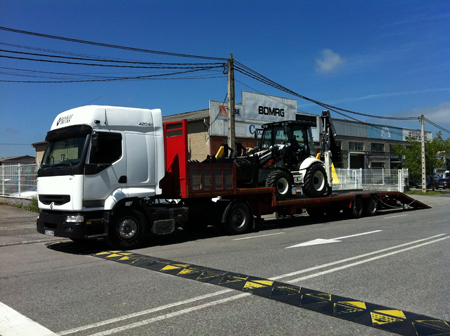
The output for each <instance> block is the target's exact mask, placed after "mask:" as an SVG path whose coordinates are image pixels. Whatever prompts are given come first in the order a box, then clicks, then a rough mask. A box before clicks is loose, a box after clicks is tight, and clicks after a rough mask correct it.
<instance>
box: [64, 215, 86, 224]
mask: <svg viewBox="0 0 450 336" xmlns="http://www.w3.org/2000/svg"><path fill="white" fill-rule="evenodd" d="M66 222H67V223H82V222H84V216H81V215H73V216H67V217H66Z"/></svg>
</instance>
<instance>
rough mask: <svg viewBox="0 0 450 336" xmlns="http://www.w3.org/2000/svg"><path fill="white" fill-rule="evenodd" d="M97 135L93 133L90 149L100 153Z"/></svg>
mask: <svg viewBox="0 0 450 336" xmlns="http://www.w3.org/2000/svg"><path fill="white" fill-rule="evenodd" d="M98 146H99V144H98V134H97V133H93V134H92V149H93V150H94V151H96V152H98V151H100V148H99V147H98Z"/></svg>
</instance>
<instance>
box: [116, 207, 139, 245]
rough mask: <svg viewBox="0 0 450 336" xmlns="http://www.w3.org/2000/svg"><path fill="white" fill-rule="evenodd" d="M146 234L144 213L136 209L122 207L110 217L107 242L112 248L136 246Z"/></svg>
mask: <svg viewBox="0 0 450 336" xmlns="http://www.w3.org/2000/svg"><path fill="white" fill-rule="evenodd" d="M146 235H147V225H146V221H145V216H144V214H143V213H142V212H141V211H139V210H136V209H123V210H120V211H119V212H118V213H117V214H115V215H114V216H113V217H112V219H111V224H110V226H109V232H108V237H107V242H108V244H109V245H110V246H111V247H112V248H114V249H130V248H138V247H139V246H141V245H142V243H143V242H144V240H145V238H146Z"/></svg>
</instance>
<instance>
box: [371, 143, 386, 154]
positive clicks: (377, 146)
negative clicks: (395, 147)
mask: <svg viewBox="0 0 450 336" xmlns="http://www.w3.org/2000/svg"><path fill="white" fill-rule="evenodd" d="M371 150H372V152H384V144H381V143H372V144H371Z"/></svg>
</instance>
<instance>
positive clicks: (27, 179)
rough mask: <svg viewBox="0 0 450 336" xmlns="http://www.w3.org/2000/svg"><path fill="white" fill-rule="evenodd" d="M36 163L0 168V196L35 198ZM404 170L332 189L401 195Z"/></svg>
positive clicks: (339, 180) (377, 172) (345, 179)
mask: <svg viewBox="0 0 450 336" xmlns="http://www.w3.org/2000/svg"><path fill="white" fill-rule="evenodd" d="M38 168H39V167H38V165H37V164H16V165H2V166H0V195H6V196H17V197H27V198H32V197H36V195H37V193H36V172H37V170H38ZM407 181H408V169H401V170H394V169H391V170H386V169H340V168H336V169H335V172H333V190H377V189H378V190H386V191H388V190H397V191H401V192H403V191H404V190H405V189H404V188H405V186H407Z"/></svg>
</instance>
